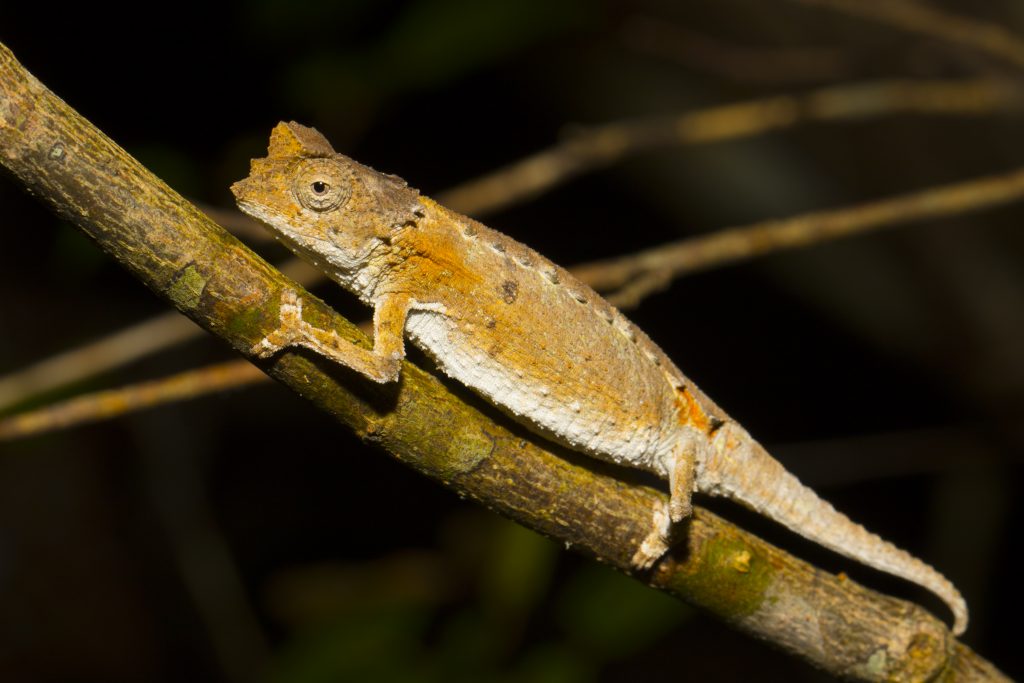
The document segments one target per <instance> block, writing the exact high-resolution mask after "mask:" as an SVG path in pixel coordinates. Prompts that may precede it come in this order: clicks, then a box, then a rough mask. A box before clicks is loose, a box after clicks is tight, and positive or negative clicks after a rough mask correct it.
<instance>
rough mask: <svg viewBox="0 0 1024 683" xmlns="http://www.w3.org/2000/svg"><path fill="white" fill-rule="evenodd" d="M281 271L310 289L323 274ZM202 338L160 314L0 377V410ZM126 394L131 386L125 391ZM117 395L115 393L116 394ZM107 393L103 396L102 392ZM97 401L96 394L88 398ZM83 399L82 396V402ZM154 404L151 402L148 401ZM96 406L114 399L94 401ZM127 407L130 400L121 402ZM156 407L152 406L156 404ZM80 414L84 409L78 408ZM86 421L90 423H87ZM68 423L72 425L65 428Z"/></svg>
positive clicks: (294, 265)
mask: <svg viewBox="0 0 1024 683" xmlns="http://www.w3.org/2000/svg"><path fill="white" fill-rule="evenodd" d="M279 270H280V271H281V272H282V273H284V274H285V276H286V277H290V278H291V279H292V280H294V281H295V282H297V283H298V284H300V285H302V286H304V287H308V286H310V285H311V284H313V283H315V282H318V281H319V280H320V279H321V278H322V277H323V274H322V273H321V272H320V271H318V270H317V269H316V268H313V266H311V265H309V264H308V263H306V262H305V261H302V260H301V259H289V260H288V261H287V262H285V263H283V264H281V266H280V268H279ZM202 335H203V330H202V328H199V327H196V325H195V324H193V323H192V321H190V320H189V319H188V318H186V317H184V316H182V315H180V314H179V313H177V312H176V311H168V312H167V313H161V314H160V315H157V316H154V317H152V318H150V319H148V320H144V321H142V322H141V323H137V324H135V325H131V326H129V327H126V328H124V329H121V330H118V331H116V332H114V333H112V334H109V335H106V336H104V337H101V338H100V339H97V340H95V341H93V342H90V343H88V344H86V345H84V346H79V347H78V348H75V349H72V350H71V351H67V352H65V353H62V354H59V355H56V356H51V357H50V358H46V359H44V360H42V361H40V362H38V363H36V364H34V365H30V366H28V367H26V368H23V369H21V370H19V371H17V372H13V373H11V374H9V375H6V376H4V377H0V410H3V409H7V408H10V407H11V406H15V405H17V404H19V403H21V402H23V401H26V400H28V399H30V398H31V397H33V396H39V395H41V394H44V393H46V392H48V391H53V390H54V389H57V388H58V387H62V386H67V385H69V384H73V383H75V382H78V381H81V380H83V379H86V378H88V377H95V376H96V375H100V374H102V373H104V372H107V371H109V370H112V369H114V368H117V367H120V366H122V365H126V364H128V363H130V362H132V361H134V360H137V359H139V358H143V357H145V356H148V355H151V354H153V353H156V352H158V351H162V350H163V349H166V348H169V347H171V346H174V345H175V344H181V343H183V342H186V341H188V340H190V339H195V338H198V337H201V336H202ZM125 390H126V391H127V392H128V393H132V392H134V391H135V389H134V387H131V386H130V387H125ZM115 391H116V390H115ZM100 393H101V394H105V393H106V392H100ZM90 395H91V396H94V397H95V396H97V395H96V394H90ZM82 398H83V399H85V396H83V397H82ZM151 398H152V399H153V400H154V401H156V399H155V397H151ZM94 400H97V401H99V402H101V403H102V402H106V401H108V400H113V398H112V397H108V398H103V399H99V398H94ZM125 401H126V402H127V403H126V404H125V405H127V404H128V403H130V399H125ZM157 403H158V401H157V402H154V403H153V404H151V405H156V404H157ZM78 409H79V410H85V409H84V408H82V407H80V408H78ZM45 410H46V409H45V408H43V409H41V410H39V411H34V413H35V414H37V417H36V418H33V419H40V420H41V421H46V418H42V417H41V415H42V414H43V413H45ZM93 410H94V411H96V412H99V413H103V414H104V415H107V416H110V417H112V416H113V415H114V413H112V412H107V409H104V408H99V407H97V408H94V409H93ZM85 421H88V420H85ZM69 424H71V423H69Z"/></svg>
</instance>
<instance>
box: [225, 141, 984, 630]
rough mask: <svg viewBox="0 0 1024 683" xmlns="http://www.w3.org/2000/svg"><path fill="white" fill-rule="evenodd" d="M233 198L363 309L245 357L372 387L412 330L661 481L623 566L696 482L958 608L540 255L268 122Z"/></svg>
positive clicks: (645, 556)
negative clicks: (355, 333)
mask: <svg viewBox="0 0 1024 683" xmlns="http://www.w3.org/2000/svg"><path fill="white" fill-rule="evenodd" d="M231 189H232V192H234V194H235V197H236V199H237V200H238V205H239V207H240V208H241V209H242V210H243V211H245V212H246V213H248V214H250V215H251V216H253V217H255V218H257V219H259V220H261V221H263V222H264V223H266V224H267V225H268V226H269V227H270V229H271V230H272V231H273V232H274V233H275V235H276V236H277V237H278V238H279V239H280V240H282V241H283V242H284V243H285V244H286V245H288V246H289V247H290V248H291V249H292V250H293V251H295V252H296V253H297V254H299V255H300V256H302V257H304V258H306V259H307V260H309V261H311V262H312V263H313V265H315V266H316V267H318V268H320V269H321V270H323V272H324V273H325V274H327V275H328V276H329V277H330V278H331V279H333V280H334V281H335V282H337V283H338V284H340V285H342V286H343V287H345V288H346V289H349V290H350V291H352V292H353V293H355V294H356V295H357V296H358V297H359V298H360V299H362V301H364V302H365V303H366V304H368V305H370V306H372V307H373V309H374V316H373V327H374V347H373V349H372V350H367V349H364V348H361V347H357V346H355V345H353V344H350V343H348V342H345V341H343V340H341V339H339V338H338V337H337V336H336V335H335V334H334V333H333V332H331V331H325V330H321V329H318V328H315V327H313V326H311V325H310V324H308V323H306V322H305V321H303V320H302V308H301V307H302V302H301V300H300V299H299V298H298V295H297V294H296V293H295V292H288V293H286V294H285V295H284V298H283V300H282V302H281V314H280V317H281V324H280V327H279V328H278V329H276V330H274V331H273V332H271V333H270V334H269V335H268V336H267V337H266V338H265V339H264V340H263V341H262V342H261V343H260V344H259V345H258V346H257V347H256V348H255V349H254V351H255V352H256V353H258V354H259V355H260V356H263V357H269V356H271V355H273V354H275V353H277V352H278V351H280V350H281V349H283V348H285V347H288V346H304V347H306V348H309V349H312V350H314V351H316V352H318V353H320V354H323V355H324V356H326V357H328V358H331V359H332V360H335V361H336V362H339V363H341V364H343V365H346V366H348V367H350V368H353V369H355V370H356V371H358V372H360V373H362V374H364V375H366V376H367V377H369V378H371V379H373V380H375V381H377V382H393V381H396V380H397V379H398V375H399V372H400V368H401V360H402V358H403V357H404V355H405V347H404V338H405V335H406V334H408V336H409V338H410V339H411V340H412V341H413V342H414V343H415V344H417V345H418V346H420V347H421V348H422V349H423V350H424V351H426V352H427V353H428V354H429V355H430V356H431V357H432V358H433V359H434V360H435V361H436V363H437V365H438V367H439V368H441V370H442V371H443V372H445V373H446V374H447V375H449V376H450V377H452V378H453V379H455V380H457V381H459V382H461V383H462V384H465V385H466V386H467V387H469V388H470V389H472V390H474V391H475V392H477V393H478V394H480V395H482V396H483V397H484V398H486V399H487V400H488V401H490V402H492V403H493V404H495V405H496V406H498V407H500V408H501V409H503V410H504V411H505V412H506V413H508V414H509V415H510V416H511V417H512V418H513V419H515V420H517V421H518V422H520V423H522V424H523V425H525V426H527V427H528V428H530V429H531V430H533V431H535V432H537V433H539V434H541V435H543V436H545V437H547V438H549V439H551V440H553V441H555V442H558V443H560V444H564V445H566V446H568V447H570V448H572V449H575V450H578V451H581V452H583V453H586V454H588V455H591V456H593V457H596V458H601V459H603V460H608V461H611V462H615V463H618V464H620V465H625V466H629V467H635V468H639V469H642V470H646V471H649V472H653V473H654V474H656V475H658V476H659V477H661V478H663V479H666V480H667V481H668V487H669V491H670V500H669V504H668V509H667V510H665V511H662V512H659V513H656V514H655V523H654V528H653V530H652V532H651V535H650V536H649V537H648V539H647V540H645V541H644V542H643V544H642V545H641V546H640V547H639V548H638V549H637V552H636V555H635V556H634V558H633V561H634V564H635V565H636V566H638V567H649V566H651V565H652V564H653V563H654V562H655V561H657V559H658V558H659V557H660V556H661V555H662V554H663V553H664V551H665V550H666V549H667V540H666V539H667V538H668V531H669V522H670V521H671V522H679V521H681V520H683V519H684V518H686V517H687V516H688V515H689V513H690V509H691V508H690V498H691V496H692V494H693V493H694V492H695V491H700V492H702V493H707V494H711V495H716V496H724V497H727V498H731V499H733V500H735V501H737V502H739V503H741V504H742V505H745V506H747V507H749V508H751V509H753V510H755V511H757V512H759V513H761V514H764V515H765V516H767V517H769V518H771V519H773V520H775V521H777V522H778V523H780V524H782V525H784V526H786V527H787V528H789V529H791V530H792V531H794V532H795V533H797V534H799V535H801V536H804V537H805V538H808V539H810V540H812V541H815V542H817V543H819V544H821V545H823V546H825V547H827V548H829V549H831V550H833V551H835V552H838V553H840V554H842V555H845V556H847V557H849V558H852V559H854V560H856V561H858V562H862V563H864V564H866V565H869V566H871V567H874V568H876V569H880V570H882V571H885V572H888V573H890V574H894V575H896V576H899V577H902V578H904V579H907V580H909V581H912V582H914V583H917V584H919V585H921V586H923V587H925V588H927V589H928V590H930V591H932V592H934V593H935V594H937V595H938V596H940V597H941V598H942V599H943V600H945V601H946V603H947V604H948V605H949V607H950V609H951V610H952V612H953V615H954V626H953V631H954V633H956V634H959V633H962V632H963V630H964V629H965V628H966V626H967V606H966V604H965V602H964V600H963V598H962V597H961V596H960V594H959V593H958V592H957V590H956V588H954V587H953V585H952V584H951V583H950V582H949V581H948V580H947V579H945V578H944V577H943V576H942V575H941V574H939V573H938V572H936V571H935V570H934V569H932V568H931V567H929V566H928V565H926V564H925V563H923V562H921V561H920V560H918V559H917V558H914V557H913V556H911V555H909V554H908V553H906V552H904V551H903V550H900V549H899V548H896V547H895V546H893V545H892V544H890V543H888V542H886V541H884V540H882V539H881V538H879V537H878V536H876V535H874V534H872V533H870V532H868V531H867V530H865V529H864V528H863V527H861V526H860V525H858V524H855V523H854V522H852V521H850V520H849V519H848V518H847V517H846V516H845V515H843V514H841V513H839V512H837V511H836V510H835V509H834V508H833V507H832V506H831V505H829V504H828V503H826V502H824V501H823V500H821V499H820V498H819V497H818V496H817V495H816V494H815V493H814V492H813V491H812V490H810V489H809V488H807V487H806V486H804V485H802V484H801V483H800V482H799V481H798V480H797V479H796V478H795V477H794V476H793V475H791V474H790V473H788V472H787V471H786V470H785V469H784V468H783V467H782V465H781V464H779V463H778V461H776V460H775V459H774V458H772V457H771V456H770V455H769V454H768V453H767V451H765V449H764V448H763V447H762V446H761V445H760V444H759V443H757V442H756V441H755V440H754V439H753V438H752V437H751V436H750V435H749V434H748V433H747V432H746V430H744V429H743V427H741V426H740V425H739V424H737V423H736V422H735V421H734V420H732V419H731V418H730V417H729V416H728V415H727V414H726V413H725V412H724V411H723V410H722V409H720V408H719V407H718V406H717V405H715V404H714V403H713V402H712V401H711V400H710V399H709V398H708V397H707V396H705V395H704V394H703V393H702V392H701V391H700V390H699V389H698V388H697V387H696V386H695V385H694V384H693V383H692V382H690V381H689V380H688V379H687V378H686V377H685V376H684V375H683V373H682V372H680V371H679V369H678V368H676V366H675V365H674V364H673V363H672V361H671V360H669V358H668V357H667V356H665V354H664V353H663V352H662V351H661V349H659V348H658V346H657V345H655V344H654V342H652V341H651V340H650V339H649V338H648V337H647V335H645V334H644V333H643V332H642V331H641V330H639V329H638V328H637V327H636V326H635V325H633V324H632V323H631V322H629V320H627V319H626V318H625V317H624V316H623V315H622V314H621V313H620V312H619V311H618V310H616V309H615V308H614V307H612V306H611V305H610V304H609V303H607V302H606V301H605V300H604V299H602V298H601V297H600V296H599V295H598V294H597V293H595V292H594V291H593V290H591V289H590V288H589V287H587V286H586V285H584V284H583V283H581V282H579V281H578V280H576V279H575V278H574V277H573V276H572V275H570V274H569V273H568V272H567V271H565V270H564V269H562V268H559V267H558V266H556V265H555V264H553V263H551V262H550V261H548V260H547V259H545V258H544V257H543V256H541V255H540V254H538V253H536V252H535V251H533V250H531V249H529V248H528V247H526V246H524V245H522V244H519V243H518V242H516V241H515V240H512V239H511V238H509V237H506V236H505V235H503V234H501V233H499V232H496V231H494V230H491V229H490V228H487V227H486V226H484V225H481V224H480V223H478V222H476V221H474V220H472V219H469V218H466V217H465V216H461V215H459V214H457V213H454V212H453V211H450V210H448V209H446V208H445V207H443V206H441V205H439V204H437V203H436V202H434V201H432V200H431V199H429V198H427V197H424V196H421V195H420V194H419V193H418V192H417V191H416V190H414V189H412V188H410V187H408V186H407V185H406V183H405V182H404V181H402V180H401V179H400V178H397V177H395V176H392V175H386V174H382V173H378V172H377V171H374V170H373V169H370V168H367V167H366V166H363V165H361V164H359V163H357V162H355V161H353V160H352V159H349V158H348V157H346V156H344V155H341V154H338V153H337V152H335V151H334V149H332V147H331V145H330V143H328V142H327V140H326V139H325V138H324V137H323V136H322V135H321V134H320V133H318V132H317V131H316V130H314V129H312V128H307V127H305V126H301V125H299V124H297V123H281V124H279V125H278V126H277V127H276V128H274V131H273V133H272V134H271V138H270V148H269V153H268V156H267V157H266V158H263V159H256V160H254V161H253V162H252V168H251V171H250V175H249V177H248V178H246V179H245V180H242V181H239V182H237V183H235V184H234V185H233V186H232V188H231Z"/></svg>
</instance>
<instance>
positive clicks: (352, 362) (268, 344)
mask: <svg viewBox="0 0 1024 683" xmlns="http://www.w3.org/2000/svg"><path fill="white" fill-rule="evenodd" d="M407 311H408V300H407V299H404V298H398V297H396V298H393V299H389V300H385V301H382V302H381V303H380V304H379V305H378V306H377V308H376V309H375V310H374V345H373V350H370V349H365V348H363V347H361V346H357V345H355V344H353V343H352V342H350V341H348V340H345V339H342V338H341V337H340V336H338V333H337V332H335V331H334V330H322V329H320V328H319V327H315V326H313V325H310V324H309V323H307V322H306V321H305V320H303V319H302V299H300V298H299V296H298V294H297V293H296V292H294V291H292V290H285V291H284V292H283V293H282V294H281V308H280V312H279V316H280V325H279V326H278V328H277V329H275V330H274V331H273V332H271V333H270V334H268V335H267V336H266V337H264V338H263V339H262V340H261V341H260V343H258V344H256V345H255V346H253V347H252V349H251V352H252V353H253V354H255V355H257V356H259V357H260V358H270V357H271V356H273V355H274V354H276V353H278V352H279V351H281V350H282V349H285V348H287V347H289V346H301V347H303V348H306V349H309V350H311V351H315V352H316V353H319V354H320V355H322V356H324V357H326V358H329V359H331V360H333V361H335V362H337V363H340V364H342V365H344V366H346V367H349V368H352V369H353V370H355V371H356V372H359V373H360V374H362V375H365V376H367V377H369V378H370V379H372V380H374V381H375V382H381V383H386V382H394V381H395V380H397V379H398V373H399V371H400V369H401V361H402V358H403V357H404V356H405V348H404V344H403V342H402V330H403V328H404V326H405V316H406V312H407Z"/></svg>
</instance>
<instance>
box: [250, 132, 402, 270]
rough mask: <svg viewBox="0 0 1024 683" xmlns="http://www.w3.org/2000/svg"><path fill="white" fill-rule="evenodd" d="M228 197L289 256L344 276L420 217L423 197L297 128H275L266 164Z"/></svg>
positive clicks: (260, 162) (255, 164) (259, 163)
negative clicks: (270, 233)
mask: <svg viewBox="0 0 1024 683" xmlns="http://www.w3.org/2000/svg"><path fill="white" fill-rule="evenodd" d="M231 192H232V193H233V194H234V195H235V200H236V201H237V202H238V206H239V208H240V209H242V211H244V212H245V213H247V214H249V215H250V216H252V217H254V218H256V219H258V220H260V221H262V222H264V223H266V224H267V225H269V226H270V227H271V229H272V230H273V232H274V233H275V234H276V235H277V236H279V237H280V238H281V239H282V240H284V242H285V243H286V244H287V245H288V246H289V247H290V248H291V249H292V250H294V251H296V252H297V253H298V254H299V255H301V256H306V257H309V258H311V259H314V260H316V261H321V260H324V259H326V261H327V262H328V263H329V264H330V265H331V266H334V268H335V269H337V271H338V272H337V275H341V276H345V275H347V274H350V273H352V272H354V271H356V270H358V269H359V268H361V267H362V266H364V265H365V264H366V263H367V261H368V260H369V259H370V258H371V257H372V256H373V254H374V252H375V251H377V250H378V249H379V248H380V247H381V245H386V244H387V243H388V242H389V241H390V237H391V234H392V232H394V231H395V230H398V229H400V228H402V227H405V226H406V225H409V224H414V223H415V221H416V219H417V218H418V217H419V216H420V215H421V212H422V207H421V206H420V204H419V193H418V192H416V190H413V189H411V188H409V187H407V186H406V184H405V182H404V181H402V180H401V179H399V178H396V177H395V176H390V175H385V174H383V173H378V172H377V171H374V170H373V169H371V168H368V167H366V166H363V165H362V164H359V163H356V162H355V161H352V160H351V159H349V158H348V157H346V156H344V155H342V154H338V153H337V152H335V151H334V149H332V148H331V145H330V143H328V142H327V140H326V139H325V138H324V136H323V135H321V134H320V133H319V132H317V131H316V130H315V129H313V128H307V127H306V126H303V125H300V124H298V123H295V122H291V123H279V124H278V125H277V126H276V127H275V128H274V130H273V132H272V133H271V135H270V147H269V149H268V154H267V156H266V158H263V159H254V160H253V161H252V165H251V168H250V170H249V177H248V178H245V179H244V180H240V181H238V182H237V183H235V184H234V185H232V186H231Z"/></svg>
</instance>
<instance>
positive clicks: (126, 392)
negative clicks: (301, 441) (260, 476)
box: [0, 315, 267, 441]
mask: <svg viewBox="0 0 1024 683" xmlns="http://www.w3.org/2000/svg"><path fill="white" fill-rule="evenodd" d="M178 318H179V319H182V320H188V319H187V318H182V316H180V315H179V316H178ZM266 378H267V376H266V375H265V374H263V373H262V372H260V370H259V369H258V368H256V366H254V365H253V364H252V363H249V362H247V361H228V362H226V363H218V364H217V365H212V366H207V367H203V368H197V369H194V370H188V371H185V372H182V373H178V374H176V375H171V376H170V377H164V378H162V379H158V380H153V381H150V382H141V383H139V384H132V385H129V386H125V387H118V388H117V389H111V390H109V391H100V392H96V393H91V394H84V395H82V396H76V397H75V398H72V399H69V400H67V401H60V402H58V403H53V404H50V405H47V406H45V407H43V408H40V409H39V410H33V411H29V412H26V413H21V414H19V415H13V416H11V417H8V418H3V419H0V441H9V440H12V439H18V438H23V437H26V436H32V435H34V434H40V433H42V432H50V431H54V430H57V429H66V428H68V427H71V426H74V425H80V424H87V423H89V422H97V421H99V420H106V419H109V418H111V417H115V416H122V415H126V414H128V413H134V412H137V411H140V410H144V409H146V408H152V407H153V406H156V405H161V404H164V403H171V402H175V401H184V400H188V399H191V398H196V397H198V396H203V395H206V394H211V393H217V392H221V391H225V390H227V389H233V388H235V387H240V386H244V385H246V384H252V383H254V382H260V381H262V380H265V379H266Z"/></svg>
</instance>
